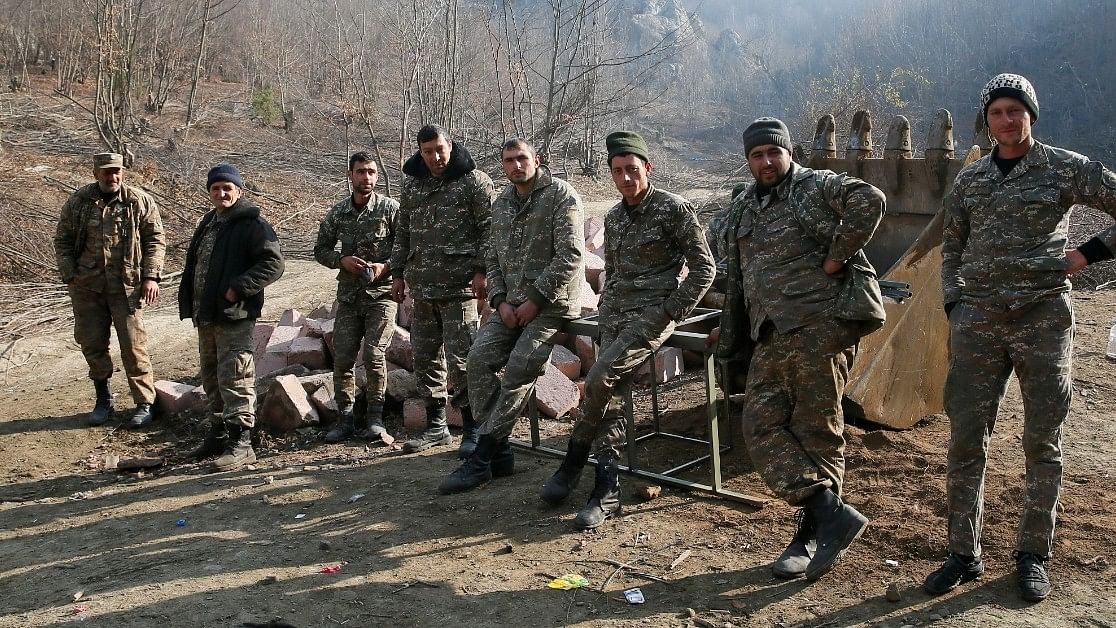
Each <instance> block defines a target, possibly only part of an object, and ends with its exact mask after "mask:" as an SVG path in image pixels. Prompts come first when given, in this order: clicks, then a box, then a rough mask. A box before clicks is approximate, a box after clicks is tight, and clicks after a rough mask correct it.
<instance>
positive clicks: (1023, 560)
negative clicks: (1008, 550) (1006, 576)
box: [1015, 552, 1050, 602]
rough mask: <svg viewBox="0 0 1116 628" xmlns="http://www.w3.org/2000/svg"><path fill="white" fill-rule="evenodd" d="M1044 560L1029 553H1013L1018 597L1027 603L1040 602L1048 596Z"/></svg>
mask: <svg viewBox="0 0 1116 628" xmlns="http://www.w3.org/2000/svg"><path fill="white" fill-rule="evenodd" d="M1045 561H1046V559H1045V558H1043V557H1042V556H1039V555H1038V554H1032V553H1030V552H1016V553H1015V576H1016V578H1017V580H1018V583H1019V595H1020V596H1021V597H1022V598H1023V599H1024V600H1026V601H1028V602H1041V601H1043V600H1045V599H1046V597H1047V596H1048V595H1050V578H1049V577H1047V575H1046V567H1045V566H1043V563H1044V562H1045Z"/></svg>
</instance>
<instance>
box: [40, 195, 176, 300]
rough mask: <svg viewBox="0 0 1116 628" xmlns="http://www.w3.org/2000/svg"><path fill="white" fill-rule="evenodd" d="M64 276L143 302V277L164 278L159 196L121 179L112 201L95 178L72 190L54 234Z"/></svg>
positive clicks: (66, 279)
mask: <svg viewBox="0 0 1116 628" xmlns="http://www.w3.org/2000/svg"><path fill="white" fill-rule="evenodd" d="M54 251H55V257H56V259H57V261H58V271H59V274H60V275H61V277H62V282H63V283H66V284H70V283H74V284H75V285H77V286H78V287H81V288H85V289H87V290H92V291H94V292H106V291H109V292H117V293H127V294H128V295H129V297H130V298H131V299H132V300H133V302H134V304H133V307H139V305H138V302H139V294H138V289H139V286H140V282H141V280H142V279H155V280H158V279H161V278H162V272H163V258H164V256H165V254H166V236H165V234H164V232H163V221H162V218H161V217H160V215H159V208H158V207H157V206H156V205H155V201H154V200H153V199H152V198H151V197H150V196H149V195H148V194H147V193H146V192H144V191H143V190H141V189H139V188H135V187H132V186H130V185H122V186H121V188H120V192H119V194H118V195H117V196H116V197H115V198H112V199H110V200H109V201H108V202H107V203H106V202H104V201H102V200H101V192H100V188H99V187H98V185H97V184H96V183H91V184H89V185H86V186H84V187H82V188H80V189H79V190H78V191H76V192H74V193H73V194H71V195H70V198H69V199H67V200H66V204H65V205H63V206H62V214H61V216H60V217H59V219H58V226H57V228H56V231H55V235H54Z"/></svg>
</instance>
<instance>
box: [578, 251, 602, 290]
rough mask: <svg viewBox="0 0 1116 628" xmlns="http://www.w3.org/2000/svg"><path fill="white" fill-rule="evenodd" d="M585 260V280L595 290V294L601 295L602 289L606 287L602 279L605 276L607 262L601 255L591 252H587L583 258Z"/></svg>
mask: <svg viewBox="0 0 1116 628" xmlns="http://www.w3.org/2000/svg"><path fill="white" fill-rule="evenodd" d="M583 259H584V260H585V280H586V281H587V282H589V285H590V286H591V287H592V288H593V292H595V293H597V294H600V293H601V288H602V287H603V286H604V284H603V283H601V278H602V277H603V275H604V269H605V261H604V258H602V257H601V256H600V255H597V254H596V253H592V252H590V251H586V252H585V256H584V257H583Z"/></svg>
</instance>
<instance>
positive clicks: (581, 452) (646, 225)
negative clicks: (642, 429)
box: [542, 131, 715, 530]
mask: <svg viewBox="0 0 1116 628" xmlns="http://www.w3.org/2000/svg"><path fill="white" fill-rule="evenodd" d="M605 145H606V147H607V149H608V163H609V169H610V170H611V172H612V181H613V183H615V184H616V189H617V190H618V191H619V192H620V195H621V196H622V200H621V201H620V202H619V203H617V204H616V205H615V206H614V207H612V209H610V210H609V211H608V214H607V215H606V216H605V271H606V273H607V275H606V279H605V285H604V290H603V291H602V295H601V302H600V314H599V317H598V321H599V325H600V338H599V344H600V347H601V351H600V354H599V355H598V357H597V361H596V363H595V364H594V365H593V368H592V369H590V370H589V373H588V375H587V376H586V378H585V401H584V402H582V404H581V418H580V419H578V421H577V423H575V424H574V427H573V433H572V434H571V435H570V442H569V446H568V450H567V452H566V457H565V459H563V460H562V465H561V466H560V467H559V468H558V470H557V471H556V472H555V473H554V475H553V476H551V478H550V479H549V480H547V482H546V485H545V486H543V490H542V499H543V500H544V501H546V502H547V503H549V504H553V505H557V504H560V503H562V502H563V501H565V499H566V498H567V497H569V494H570V492H571V491H573V489H574V487H576V486H577V484H578V480H579V479H580V477H581V471H582V468H583V467H584V466H585V462H586V460H588V458H589V453H590V451H593V452H594V453H595V455H596V459H597V468H596V481H595V483H594V486H593V491H592V493H591V494H590V496H589V501H588V503H587V504H586V505H585V507H584V508H583V509H582V510H581V511H580V512H579V513H578V514H577V517H576V518H575V520H574V525H575V526H576V527H578V528H580V529H583V530H586V529H592V528H596V527H597V526H600V525H601V524H602V523H604V521H605V520H606V519H607V518H609V517H611V516H613V515H615V514H617V513H619V512H620V482H619V478H618V471H619V469H618V458H619V448H620V447H622V446H624V442H625V440H624V419H623V416H622V407H623V402H624V398H625V396H626V392H627V390H628V389H629V388H630V387H631V384H632V379H633V377H634V376H635V373H636V370H637V369H638V368H639V366H640V365H641V364H643V362H644V361H645V360H647V358H649V357H651V356H652V355H653V354H654V352H655V350H657V349H658V348H659V347H660V346H661V345H662V344H663V342H664V341H665V340H666V339H667V337H668V336H670V334H671V333H672V332H673V331H674V326H675V324H676V323H677V322H678V321H680V320H682V319H684V318H685V317H686V316H687V315H688V314H689V313H690V312H691V311H692V310H693V309H694V307H696V306H697V304H698V301H699V300H701V297H702V295H704V294H705V291H706V290H707V289H709V286H710V285H711V284H712V283H713V276H714V274H715V268H714V262H713V255H712V254H711V253H710V252H709V245H708V243H706V241H705V234H704V233H703V231H702V228H701V225H700V224H699V223H698V219H697V215H696V214H695V213H694V209H693V206H691V205H690V203H689V201H687V200H686V199H684V198H682V197H681V196H678V195H676V194H671V193H670V192H665V191H663V190H659V189H657V188H655V186H653V185H652V184H651V181H650V175H651V167H652V166H651V161H650V159H649V158H648V151H647V143H646V142H644V140H643V138H642V137H640V136H639V135H638V134H636V133H632V132H629V131H617V132H615V133H611V134H610V135H609V136H608V137H607V138H606V139H605ZM683 264H685V266H686V268H687V269H688V270H689V274H688V275H686V278H685V279H683V280H682V281H681V282H679V280H678V277H679V275H680V273H681V272H682V267H683Z"/></svg>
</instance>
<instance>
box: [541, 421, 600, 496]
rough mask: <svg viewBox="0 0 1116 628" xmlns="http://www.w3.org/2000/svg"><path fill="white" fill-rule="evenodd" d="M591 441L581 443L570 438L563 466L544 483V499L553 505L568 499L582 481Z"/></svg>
mask: <svg viewBox="0 0 1116 628" xmlns="http://www.w3.org/2000/svg"><path fill="white" fill-rule="evenodd" d="M589 447H590V444H589V443H579V442H578V441H575V440H574V439H572V438H571V439H570V444H569V445H568V446H567V448H566V457H565V458H563V459H562V466H560V467H558V470H557V471H555V472H554V475H552V476H550V479H548V480H547V481H546V484H543V489H542V500H543V501H544V502H546V503H548V504H550V505H551V506H557V505H558V504H561V503H562V502H564V501H566V498H567V497H569V496H570V493H572V492H573V490H574V489H575V488H577V483H578V482H580V481H581V472H582V471H583V470H584V469H585V462H586V461H587V460H589Z"/></svg>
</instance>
